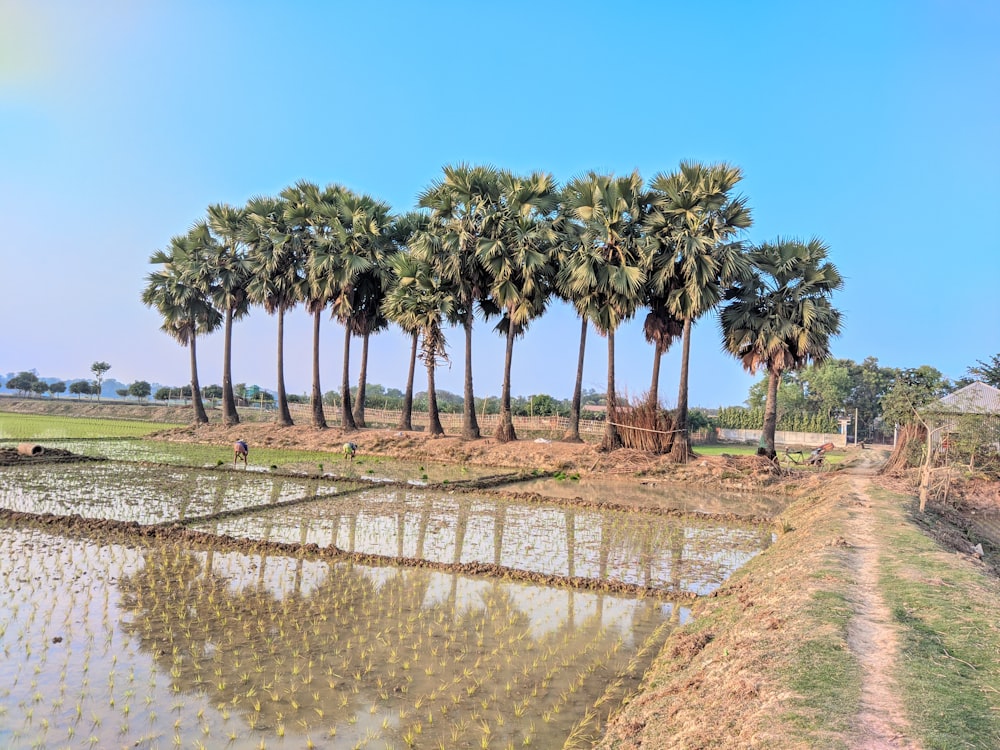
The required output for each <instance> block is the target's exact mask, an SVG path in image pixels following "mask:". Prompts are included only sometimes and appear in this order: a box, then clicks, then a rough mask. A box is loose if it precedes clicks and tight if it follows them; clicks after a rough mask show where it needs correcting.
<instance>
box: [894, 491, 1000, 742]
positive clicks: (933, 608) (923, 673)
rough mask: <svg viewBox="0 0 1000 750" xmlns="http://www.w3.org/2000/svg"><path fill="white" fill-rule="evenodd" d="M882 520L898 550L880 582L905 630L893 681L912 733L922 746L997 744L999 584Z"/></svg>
mask: <svg viewBox="0 0 1000 750" xmlns="http://www.w3.org/2000/svg"><path fill="white" fill-rule="evenodd" d="M881 494H882V496H883V497H889V498H890V499H891V502H897V503H898V500H897V499H896V498H894V497H893V496H890V495H889V494H888V493H884V492H883V493H881ZM911 502H915V501H912V500H911ZM880 521H881V522H882V523H883V533H884V535H885V539H886V544H887V545H888V546H889V548H891V549H892V551H893V554H892V555H890V556H888V559H887V561H886V564H885V566H884V569H883V571H882V577H881V580H880V584H881V586H882V588H883V592H884V595H885V597H886V602H887V604H888V606H889V608H890V610H891V611H892V614H893V619H894V620H895V621H896V623H897V625H898V626H899V629H900V651H901V653H900V656H901V659H900V664H901V670H900V673H899V674H897V675H896V678H897V680H898V681H899V684H900V688H901V692H902V698H903V702H904V705H905V707H906V711H907V714H908V716H909V719H910V722H911V724H912V726H913V729H914V730H915V732H916V733H917V734H918V736H919V737H920V739H921V741H922V742H923V744H924V746H925V747H934V748H984V749H985V748H996V747H1000V625H998V621H997V616H996V607H995V604H996V600H997V596H998V595H1000V591H998V588H1000V587H998V585H997V582H996V580H994V579H991V578H987V577H985V576H984V575H983V574H982V572H981V571H979V570H976V569H975V568H973V567H972V566H971V565H964V564H956V563H957V562H958V561H957V559H956V558H955V556H954V555H953V554H952V553H951V552H948V551H943V550H941V549H940V548H939V547H938V545H937V544H936V543H935V542H934V541H933V540H932V539H930V538H928V537H927V536H926V535H925V534H923V533H922V532H921V531H920V530H919V529H918V528H916V527H914V526H913V525H912V524H899V523H893V519H892V518H889V517H888V516H883V517H882V518H881V519H880Z"/></svg>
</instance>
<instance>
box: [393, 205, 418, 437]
mask: <svg viewBox="0 0 1000 750" xmlns="http://www.w3.org/2000/svg"><path fill="white" fill-rule="evenodd" d="M427 223H428V217H427V214H423V213H419V212H417V211H410V212H408V213H405V214H403V215H401V216H397V217H396V218H395V219H394V220H393V222H392V226H391V227H390V230H389V238H390V241H391V242H392V243H393V245H394V246H395V250H396V252H409V248H410V243H411V241H412V239H413V237H414V235H415V234H416V233H417V232H419V231H421V230H423V229H426V228H427ZM389 271H390V272H389V275H388V283H387V286H386V288H385V294H386V295H387V294H388V293H389V291H390V289H392V287H393V286H394V285H395V284H396V283H397V278H396V275H395V274H394V273H392V269H391V268H390V269H389ZM382 303H383V305H382V306H383V313H384V309H385V299H384V295H383V300H382ZM393 322H395V323H396V325H398V326H399V327H400V328H401V329H402V330H403V331H404V332H405V333H407V334H408V335H409V336H410V361H409V366H408V367H407V370H406V390H405V391H404V392H403V407H402V409H400V412H399V424H398V425H397V428H398V429H400V430H406V431H411V430H412V429H413V375H414V372H415V370H416V364H417V345H418V343H419V339H420V329H419V328H417V327H412V326H413V321H412V320H411V319H405V320H403V319H397V320H394V321H393ZM404 325H410V326H411V327H410V328H405V327H404Z"/></svg>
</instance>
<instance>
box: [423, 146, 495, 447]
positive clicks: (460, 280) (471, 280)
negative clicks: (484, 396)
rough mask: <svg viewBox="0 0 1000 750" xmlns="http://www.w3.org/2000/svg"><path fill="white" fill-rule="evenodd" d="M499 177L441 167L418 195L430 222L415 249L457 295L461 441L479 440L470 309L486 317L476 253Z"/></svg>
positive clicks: (484, 282) (484, 283)
mask: <svg viewBox="0 0 1000 750" xmlns="http://www.w3.org/2000/svg"><path fill="white" fill-rule="evenodd" d="M498 178H499V174H498V172H497V170H496V169H494V168H493V167H489V166H470V165H468V164H459V165H456V166H447V167H445V168H444V178H443V179H442V180H439V181H435V182H433V183H432V184H431V186H430V187H428V188H427V189H426V190H425V191H424V192H423V193H422V194H421V196H420V200H419V203H420V206H421V207H423V208H427V209H430V212H431V221H430V225H429V226H428V228H427V229H426V231H423V232H421V233H420V234H419V235H418V236H417V237H415V238H414V247H415V248H416V249H417V250H418V251H419V252H421V253H423V254H424V255H425V257H427V258H428V259H430V260H432V262H433V264H434V266H435V268H436V269H437V273H438V275H440V276H442V277H443V278H446V279H447V283H448V284H450V285H453V286H454V287H455V288H456V289H457V290H458V298H457V302H458V304H457V305H456V307H455V308H454V310H453V312H452V317H453V322H460V323H461V325H462V327H463V328H464V330H465V387H464V396H463V419H462V437H464V438H465V439H467V440H475V439H477V438H479V422H478V420H477V419H476V400H475V395H474V392H473V386H472V324H473V320H474V318H475V307H476V305H477V304H479V305H480V309H481V310H482V311H483V312H484V314H489V313H490V312H491V310H490V308H489V305H488V303H485V297H486V289H487V287H488V284H489V281H488V279H487V278H486V274H485V272H484V271H483V268H482V266H481V265H480V263H479V260H478V258H477V253H476V251H477V248H478V245H479V241H480V239H481V238H482V237H483V236H484V232H485V231H486V225H487V222H489V221H490V220H491V218H492V217H494V216H495V215H496V213H497V211H498V210H499V200H500V190H499V183H498ZM484 304H485V305H486V306H484Z"/></svg>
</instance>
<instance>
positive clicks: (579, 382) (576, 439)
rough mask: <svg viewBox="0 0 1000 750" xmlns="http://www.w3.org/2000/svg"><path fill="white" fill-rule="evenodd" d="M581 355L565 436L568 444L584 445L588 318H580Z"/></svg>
mask: <svg viewBox="0 0 1000 750" xmlns="http://www.w3.org/2000/svg"><path fill="white" fill-rule="evenodd" d="M580 320H581V321H582V325H581V326H580V353H579V355H578V356H577V360H576V385H575V386H574V387H573V405H572V406H571V407H570V412H569V428H567V430H566V434H565V435H563V440H564V441H566V442H567V443H582V442H583V441H582V440H581V439H580V404H581V401H582V400H583V353H584V350H585V349H586V348H587V318H586V317H585V316H582V315H581V316H580Z"/></svg>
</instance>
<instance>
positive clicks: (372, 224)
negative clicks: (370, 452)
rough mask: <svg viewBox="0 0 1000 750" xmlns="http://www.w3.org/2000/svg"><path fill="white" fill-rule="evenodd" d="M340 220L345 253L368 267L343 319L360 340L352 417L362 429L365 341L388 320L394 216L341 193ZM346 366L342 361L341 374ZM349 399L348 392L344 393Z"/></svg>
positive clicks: (366, 200)
mask: <svg viewBox="0 0 1000 750" xmlns="http://www.w3.org/2000/svg"><path fill="white" fill-rule="evenodd" d="M343 208H344V216H343V218H342V221H343V223H344V226H345V227H348V233H347V242H346V244H345V252H347V253H351V254H354V255H357V256H358V257H361V258H364V259H366V260H368V261H369V263H370V265H369V267H368V268H367V269H366V270H364V271H361V272H360V273H358V274H357V277H356V278H355V279H354V281H353V283H352V284H351V287H352V288H351V310H350V313H349V314H348V315H347V317H346V319H345V320H344V323H345V326H346V327H347V328H348V329H349V330H350V332H351V334H352V335H354V336H359V337H360V338H361V366H360V369H359V372H358V393H357V398H356V399H355V401H354V409H353V412H352V417H353V421H354V424H355V425H356V426H357V427H364V426H365V386H366V384H367V379H368V342H369V339H370V337H371V335H372V334H373V333H379V332H380V331H383V330H385V329H386V328H387V327H388V325H389V321H388V320H386V317H385V315H383V314H382V309H381V308H382V300H383V298H384V297H385V289H386V287H387V286H388V284H389V281H390V277H391V273H390V271H389V267H388V257H389V256H390V255H391V254H392V253H394V252H396V249H397V248H396V245H395V244H394V243H393V241H392V236H391V233H392V231H393V222H394V217H393V216H392V214H391V213H390V209H389V205H388V204H387V203H384V202H382V201H378V200H375V199H374V198H372V197H370V196H368V195H357V194H354V193H345V195H344V201H343ZM348 366H349V362H348V361H347V359H346V357H345V360H344V368H345V373H346V371H347V368H348ZM347 397H348V398H350V392H349V391H348V392H347Z"/></svg>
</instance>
